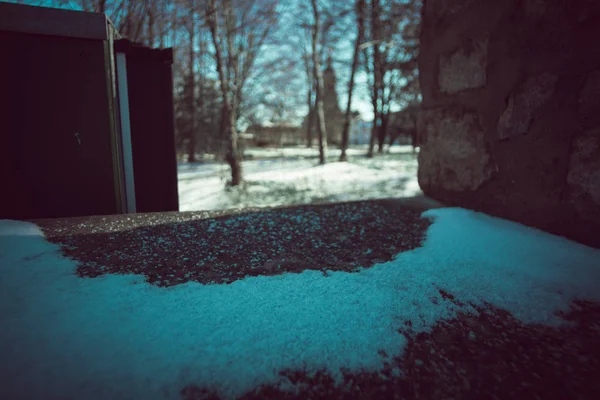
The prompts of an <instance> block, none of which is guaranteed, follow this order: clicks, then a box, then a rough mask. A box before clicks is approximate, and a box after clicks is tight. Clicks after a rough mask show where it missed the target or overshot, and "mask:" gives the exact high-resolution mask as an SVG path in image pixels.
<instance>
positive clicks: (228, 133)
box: [207, 0, 242, 186]
mask: <svg viewBox="0 0 600 400" xmlns="http://www.w3.org/2000/svg"><path fill="white" fill-rule="evenodd" d="M207 5H208V7H209V9H208V14H209V16H208V26H209V29H210V33H211V37H212V42H213V46H214V49H215V60H216V62H217V74H218V76H219V81H220V86H221V95H222V97H223V112H222V119H221V137H223V136H225V141H226V144H227V149H226V152H225V160H226V161H227V163H228V164H229V166H230V167H231V186H238V185H240V184H241V183H242V163H241V161H240V160H241V154H240V152H239V149H238V137H237V132H236V128H235V125H236V120H237V117H236V113H237V102H236V100H235V93H233V90H232V87H231V81H230V79H229V77H228V76H227V73H226V70H225V69H226V67H227V65H229V66H231V65H232V64H233V61H232V60H228V62H227V65H225V55H224V54H223V51H222V49H221V45H222V43H221V39H220V37H219V32H218V15H217V6H216V2H215V0H210V1H209V3H208V4H207ZM225 6H226V7H227V9H226V10H225V11H226V15H229V16H231V15H233V11H232V9H231V7H232V4H231V2H226V4H225ZM227 22H230V21H227ZM228 40H229V41H230V40H231V38H229V39H228ZM228 57H233V55H232V54H228Z"/></svg>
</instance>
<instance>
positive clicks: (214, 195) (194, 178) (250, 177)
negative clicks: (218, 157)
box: [178, 146, 421, 211]
mask: <svg viewBox="0 0 600 400" xmlns="http://www.w3.org/2000/svg"><path fill="white" fill-rule="evenodd" d="M365 151H366V150H365V149H363V148H351V149H349V151H348V155H349V161H348V162H345V163H339V162H337V158H338V157H339V150H337V151H335V150H332V151H330V154H329V157H328V161H329V162H328V163H327V164H325V165H318V163H317V159H316V157H317V156H318V150H316V149H307V148H302V147H300V148H284V149H248V150H246V152H245V153H246V154H253V155H254V156H255V157H257V159H252V160H246V161H243V162H242V168H243V172H244V179H245V181H246V186H245V187H243V188H226V182H227V180H229V179H230V170H229V167H228V166H227V165H225V164H219V163H197V164H179V169H178V177H179V209H180V211H193V210H222V209H235V208H246V207H273V206H281V205H295V204H311V203H315V202H336V201H352V200H366V199H378V198H391V197H412V196H415V195H418V194H421V189H420V188H419V184H418V182H417V168H418V164H417V157H416V155H415V154H413V153H412V147H410V146H393V147H391V148H390V153H389V154H383V155H377V156H376V157H374V158H372V159H367V158H366V157H364V154H365ZM258 157H260V158H258Z"/></svg>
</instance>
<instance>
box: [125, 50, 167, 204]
mask: <svg viewBox="0 0 600 400" xmlns="http://www.w3.org/2000/svg"><path fill="white" fill-rule="evenodd" d="M127 47H128V51H127V85H128V93H129V109H130V123H131V143H132V150H133V169H134V174H135V192H136V208H137V212H158V211H178V210H179V199H178V194H177V159H176V153H175V128H174V119H173V87H172V85H173V80H172V71H171V65H172V60H173V53H172V51H171V50H170V49H169V50H156V49H149V48H145V47H141V46H127Z"/></svg>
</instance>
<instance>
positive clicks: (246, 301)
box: [0, 209, 600, 399]
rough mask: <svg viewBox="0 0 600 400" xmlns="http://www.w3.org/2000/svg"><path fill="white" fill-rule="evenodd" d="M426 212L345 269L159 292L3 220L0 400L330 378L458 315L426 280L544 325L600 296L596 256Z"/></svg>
mask: <svg viewBox="0 0 600 400" xmlns="http://www.w3.org/2000/svg"><path fill="white" fill-rule="evenodd" d="M424 216H425V217H429V218H433V219H434V221H435V222H434V223H433V224H432V225H431V227H430V228H429V230H428V233H427V239H426V241H425V244H424V246H423V247H422V248H419V249H416V250H413V251H410V252H405V253H402V254H400V255H398V257H397V258H396V259H395V260H393V261H391V262H388V263H383V264H379V265H376V266H374V267H372V268H368V269H363V270H361V271H360V272H358V273H346V272H331V271H330V272H329V273H328V274H327V276H324V275H323V274H322V273H321V272H320V271H308V270H307V271H305V272H303V273H301V274H283V275H279V276H269V277H266V276H262V277H251V278H247V279H244V280H240V281H235V282H233V283H232V284H229V285H202V284H198V283H192V282H190V283H187V284H184V285H179V286H175V287H170V288H158V287H155V286H152V285H149V284H147V283H139V282H140V277H139V276H135V275H129V276H103V277H100V278H94V279H82V278H79V277H77V276H76V275H75V274H74V272H75V269H76V265H75V263H74V262H73V261H71V260H69V259H66V258H64V257H62V256H61V255H60V253H59V248H58V246H55V245H53V244H50V243H48V242H47V241H46V240H45V239H44V237H43V234H42V233H41V231H40V230H39V229H38V228H37V227H35V226H34V225H32V224H30V223H25V222H15V221H0V301H1V303H0V325H1V326H2V330H0V398H22V399H37V398H85V399H117V398H119V399H125V398H131V399H141V398H143V399H176V398H179V391H180V390H181V389H182V388H183V387H185V386H186V385H188V384H195V385H198V386H205V387H208V388H212V389H214V390H216V391H217V392H218V393H219V394H220V395H222V396H224V397H228V398H233V397H236V396H239V395H241V394H243V393H244V392H246V391H248V390H252V389H253V388H255V387H256V386H258V385H260V384H282V385H285V384H286V382H284V381H282V378H281V377H280V376H279V375H278V372H279V371H281V370H283V369H292V370H293V369H304V370H306V371H307V372H309V373H310V372H314V371H317V370H319V369H322V368H326V369H327V370H329V371H330V373H331V374H332V375H333V376H334V377H335V378H336V379H338V382H341V374H340V368H342V367H344V368H348V369H350V370H351V371H360V370H361V369H364V370H368V371H377V370H380V369H381V368H382V367H383V362H384V361H385V359H384V358H383V357H382V356H381V355H380V354H383V353H382V352H381V350H383V352H385V353H386V354H387V355H388V356H389V357H393V356H397V355H401V353H402V350H403V346H404V345H405V339H404V337H403V336H401V335H400V334H399V333H398V332H397V329H398V328H399V327H401V326H403V324H404V322H405V321H407V320H410V321H412V325H413V328H414V329H415V330H416V331H426V330H428V329H430V328H431V326H432V325H434V324H435V323H436V322H437V321H439V320H440V319H441V318H448V317H452V316H453V315H455V312H456V311H457V306H455V305H454V304H453V303H452V302H450V301H444V300H442V299H440V298H439V291H438V290H439V289H443V290H446V291H447V292H449V293H451V294H453V295H454V296H456V298H457V299H458V300H460V301H462V302H464V303H468V302H473V303H476V304H482V303H483V302H484V301H487V302H490V303H493V304H495V305H496V306H499V307H502V308H505V309H507V310H509V311H510V312H512V313H513V314H514V315H515V316H516V317H518V318H520V319H521V320H523V321H525V322H541V323H549V324H555V323H558V322H560V320H559V319H558V318H557V317H555V316H554V312H555V311H556V310H558V309H566V308H567V306H568V304H569V302H570V301H571V300H572V299H574V298H586V299H591V300H600V298H599V295H598V293H597V291H596V290H595V289H596V288H597V287H598V285H599V284H600V265H599V262H598V260H599V259H600V250H597V249H592V248H589V247H585V246H583V245H579V244H577V243H573V242H570V241H568V240H566V239H563V238H559V237H556V236H552V235H549V234H546V233H543V232H540V231H537V230H534V229H530V228H526V227H523V226H521V225H518V224H514V223H510V222H507V221H503V220H499V219H496V218H492V217H489V216H486V215H484V214H479V213H474V212H470V211H466V210H462V209H438V210H430V211H428V212H426V213H424ZM24 233H27V234H26V235H25V234H24ZM135 282H138V283H137V284H135V285H134V284H133V283H135ZM434 298H436V299H437V300H436V301H432V299H434Z"/></svg>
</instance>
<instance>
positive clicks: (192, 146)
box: [187, 9, 197, 163]
mask: <svg viewBox="0 0 600 400" xmlns="http://www.w3.org/2000/svg"><path fill="white" fill-rule="evenodd" d="M190 11H191V12H190V24H191V26H190V48H189V52H190V78H189V79H190V90H191V96H190V105H189V112H190V125H191V127H190V132H189V137H188V158H187V160H188V162H189V163H191V162H196V126H197V123H196V74H195V73H194V66H195V63H196V57H195V54H196V53H195V50H194V37H195V36H196V25H195V21H194V17H195V16H194V10H193V9H192V10H190Z"/></svg>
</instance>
